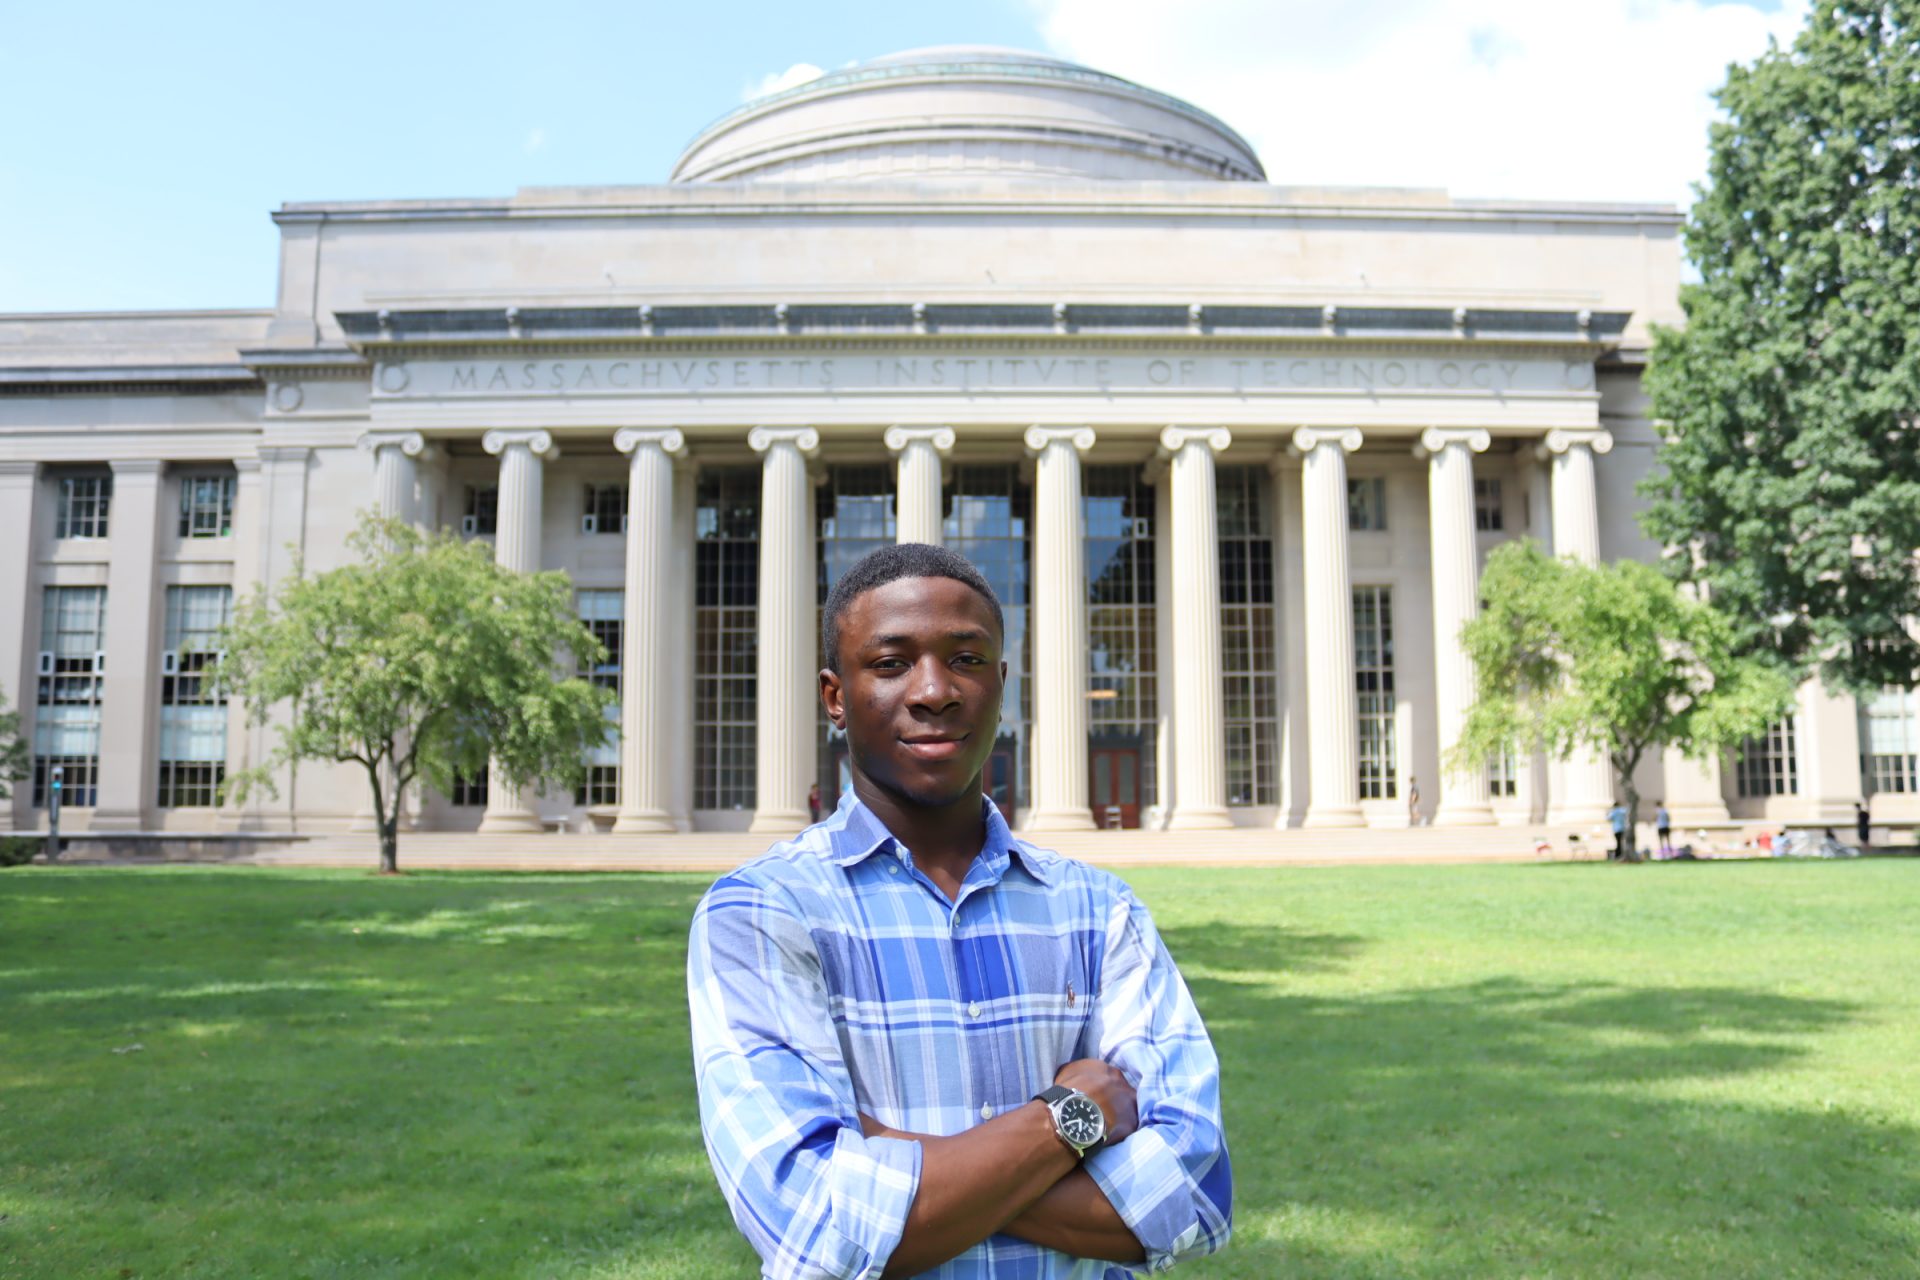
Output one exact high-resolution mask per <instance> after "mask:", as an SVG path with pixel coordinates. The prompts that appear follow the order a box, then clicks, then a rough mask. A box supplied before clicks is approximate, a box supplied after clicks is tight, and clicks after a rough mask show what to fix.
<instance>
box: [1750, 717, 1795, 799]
mask: <svg viewBox="0 0 1920 1280" xmlns="http://www.w3.org/2000/svg"><path fill="white" fill-rule="evenodd" d="M1793 738H1794V719H1793V717H1792V716H1788V717H1786V718H1785V719H1783V720H1777V721H1775V722H1774V723H1773V724H1770V725H1768V726H1767V731H1766V732H1765V733H1763V734H1760V735H1759V736H1758V737H1753V738H1748V739H1747V740H1746V741H1745V742H1743V743H1742V744H1741V745H1740V751H1739V753H1738V755H1736V756H1735V758H1734V778H1735V781H1736V784H1737V786H1738V788H1739V793H1740V795H1742V796H1745V797H1757V796H1792V795H1798V794H1800V765H1799V760H1798V759H1797V757H1796V755H1795V753H1794V741H1793Z"/></svg>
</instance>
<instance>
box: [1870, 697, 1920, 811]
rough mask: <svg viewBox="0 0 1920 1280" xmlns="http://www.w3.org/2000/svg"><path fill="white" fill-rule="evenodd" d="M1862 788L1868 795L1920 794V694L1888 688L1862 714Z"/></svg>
mask: <svg viewBox="0 0 1920 1280" xmlns="http://www.w3.org/2000/svg"><path fill="white" fill-rule="evenodd" d="M1860 747H1861V751H1860V755H1861V760H1860V786H1861V789H1862V790H1863V791H1865V792H1866V793H1867V794H1868V795H1886V794H1897V795H1910V794H1912V793H1914V792H1916V791H1920V772H1916V768H1915V765H1916V761H1920V691H1916V690H1913V689H1898V688H1888V689H1883V690H1881V691H1880V692H1879V693H1877V694H1875V695H1874V696H1873V697H1872V698H1871V699H1867V700H1864V701H1863V703H1862V709H1861V713H1860Z"/></svg>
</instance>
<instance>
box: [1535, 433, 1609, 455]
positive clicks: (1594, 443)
mask: <svg viewBox="0 0 1920 1280" xmlns="http://www.w3.org/2000/svg"><path fill="white" fill-rule="evenodd" d="M1576 445H1586V446H1587V447H1588V448H1590V449H1592V450H1593V451H1594V452H1595V453H1612V452H1613V432H1611V431H1608V430H1607V429H1606V428H1605V427H1593V428H1590V429H1586V430H1574V429H1571V428H1568V427H1556V428H1554V429H1553V430H1552V431H1549V432H1547V434H1546V438H1545V439H1543V440H1541V442H1540V449H1541V453H1540V456H1541V458H1542V459H1544V458H1546V457H1547V455H1548V454H1555V453H1565V452H1567V450H1569V449H1572V448H1573V447H1574V446H1576Z"/></svg>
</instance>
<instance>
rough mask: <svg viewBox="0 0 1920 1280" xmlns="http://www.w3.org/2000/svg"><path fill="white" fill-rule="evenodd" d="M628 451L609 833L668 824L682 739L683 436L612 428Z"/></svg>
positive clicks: (622, 449) (670, 827)
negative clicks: (616, 788)
mask: <svg viewBox="0 0 1920 1280" xmlns="http://www.w3.org/2000/svg"><path fill="white" fill-rule="evenodd" d="M613 447H614V448H616V449H618V450H619V451H620V452H621V453H625V454H630V455H631V456H632V462H631V463H630V464H629V468H628V481H627V483H628V488H627V594H626V601H625V606H624V610H623V614H622V617H623V621H622V623H621V628H620V634H621V644H620V648H621V653H620V816H619V817H617V818H615V819H614V823H613V829H614V830H615V831H616V832H633V831H672V830H674V824H673V812H672V811H673V768H672V765H671V763H670V760H671V757H672V756H673V755H675V754H677V753H684V751H685V743H686V739H685V738H683V737H680V736H677V735H675V734H674V732H673V730H674V723H673V722H674V720H675V719H676V718H677V717H676V716H675V715H674V702H675V700H676V698H677V692H676V691H677V689H678V688H680V685H678V684H677V683H676V681H677V680H678V679H679V675H680V673H679V672H678V671H676V670H675V666H674V662H673V658H674V656H675V651H676V650H677V649H678V647H679V646H678V645H677V644H676V643H675V635H676V633H677V632H678V630H679V628H680V624H681V623H682V622H683V621H684V620H685V619H684V612H683V610H681V609H679V608H677V607H676V605H675V601H674V599H673V583H674V578H675V574H674V563H673V561H674V555H673V459H674V457H675V456H676V455H679V454H683V453H685V452H686V448H687V444H686V439H685V438H684V437H683V436H682V435H681V434H680V433H679V432H678V431H676V430H673V429H671V428H669V429H667V430H665V431H637V430H634V429H632V428H627V429H625V430H622V431H618V432H615V433H614V437H613Z"/></svg>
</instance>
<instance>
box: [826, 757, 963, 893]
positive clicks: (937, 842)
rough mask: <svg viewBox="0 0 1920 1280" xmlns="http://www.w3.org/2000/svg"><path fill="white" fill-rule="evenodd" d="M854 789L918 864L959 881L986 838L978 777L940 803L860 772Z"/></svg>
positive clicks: (920, 866) (854, 783) (929, 871)
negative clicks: (920, 801) (920, 800)
mask: <svg viewBox="0 0 1920 1280" xmlns="http://www.w3.org/2000/svg"><path fill="white" fill-rule="evenodd" d="M853 793H854V795H856V796H858V797H859V799H860V803H862V804H864V805H866V806H867V808H868V810H869V811H871V812H872V814H873V816H874V817H876V818H878V819H879V820H880V823H881V825H882V826H884V827H886V829H887V830H888V831H889V832H891V833H892V834H893V838H894V839H896V840H898V841H899V842H900V843H901V844H903V845H905V846H907V848H908V849H910V850H911V851H912V852H913V860H914V863H915V865H917V866H918V867H919V868H920V869H921V870H922V871H924V872H926V873H927V874H928V875H934V873H935V872H936V871H940V872H945V873H946V875H947V876H948V877H950V878H951V880H952V881H953V883H955V884H958V883H959V882H960V881H961V880H964V879H965V878H966V875H967V868H968V867H970V866H972V865H973V860H974V859H975V858H976V857H978V856H979V854H980V847H981V846H982V845H984V844H985V843H986V841H987V816H986V811H985V808H984V807H983V805H982V804H981V791H980V787H979V784H978V783H977V782H976V783H975V785H973V786H971V787H969V788H968V789H967V791H966V794H965V795H963V796H961V797H960V798H959V799H958V800H955V801H954V802H953V803H951V804H944V805H938V806H930V805H917V804H912V803H909V802H906V801H904V800H902V799H901V797H899V796H897V795H894V794H893V793H891V792H888V791H885V790H883V789H881V788H880V787H877V786H874V785H873V784H872V783H871V782H868V781H867V780H866V779H864V778H859V777H856V778H855V779H854V780H853ZM940 878H941V877H939V876H935V879H936V880H937V879H940Z"/></svg>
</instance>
